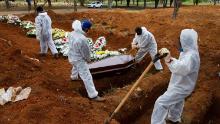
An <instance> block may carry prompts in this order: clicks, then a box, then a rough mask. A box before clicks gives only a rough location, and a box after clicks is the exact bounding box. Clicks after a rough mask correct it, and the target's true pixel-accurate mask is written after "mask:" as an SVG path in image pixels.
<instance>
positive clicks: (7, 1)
mask: <svg viewBox="0 0 220 124" xmlns="http://www.w3.org/2000/svg"><path fill="white" fill-rule="evenodd" d="M5 5H6V8H7V9H9V8H10V3H9V0H5Z"/></svg>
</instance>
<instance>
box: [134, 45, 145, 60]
mask: <svg viewBox="0 0 220 124" xmlns="http://www.w3.org/2000/svg"><path fill="white" fill-rule="evenodd" d="M147 53H148V52H147V51H146V50H142V49H141V48H140V49H139V50H138V52H137V54H136V55H135V62H136V63H139V62H141V61H142V60H143V59H144V57H145V56H146V55H147Z"/></svg>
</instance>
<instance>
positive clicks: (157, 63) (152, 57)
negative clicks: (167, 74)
mask: <svg viewBox="0 0 220 124" xmlns="http://www.w3.org/2000/svg"><path fill="white" fill-rule="evenodd" d="M156 54H157V51H156V50H151V51H150V56H151V59H152V60H153V59H154V57H155V55H156ZM154 66H155V68H156V70H162V69H163V67H162V65H161V63H160V60H158V61H156V62H155V63H154Z"/></svg>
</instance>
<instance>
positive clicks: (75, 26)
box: [72, 20, 84, 34]
mask: <svg viewBox="0 0 220 124" xmlns="http://www.w3.org/2000/svg"><path fill="white" fill-rule="evenodd" d="M72 28H73V30H74V31H76V32H80V33H83V34H84V31H83V30H82V24H81V22H80V21H79V20H75V21H73V23H72Z"/></svg>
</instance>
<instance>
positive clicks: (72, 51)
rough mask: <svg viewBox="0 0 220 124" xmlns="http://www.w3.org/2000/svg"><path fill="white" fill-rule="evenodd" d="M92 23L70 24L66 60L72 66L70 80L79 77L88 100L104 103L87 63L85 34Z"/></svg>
mask: <svg viewBox="0 0 220 124" xmlns="http://www.w3.org/2000/svg"><path fill="white" fill-rule="evenodd" d="M91 26H92V23H91V22H90V21H89V20H83V21H82V23H81V22H80V21H79V20H75V21H74V22H73V24H72V28H73V30H74V31H72V32H71V33H70V35H69V45H70V46H69V53H68V60H69V62H70V63H71V64H72V66H73V68H72V74H71V76H70V77H71V79H72V80H78V79H79V77H78V76H80V77H81V79H82V80H83V83H84V85H85V88H86V91H87V93H88V96H89V98H90V99H92V100H95V101H104V100H105V99H104V98H101V97H99V96H98V92H97V91H96V88H95V86H94V83H93V78H92V75H91V73H90V71H89V67H88V65H87V63H89V62H90V61H91V60H90V48H89V44H88V42H87V40H88V39H87V38H86V36H85V34H86V33H87V32H88V31H89V29H90V28H91Z"/></svg>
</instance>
